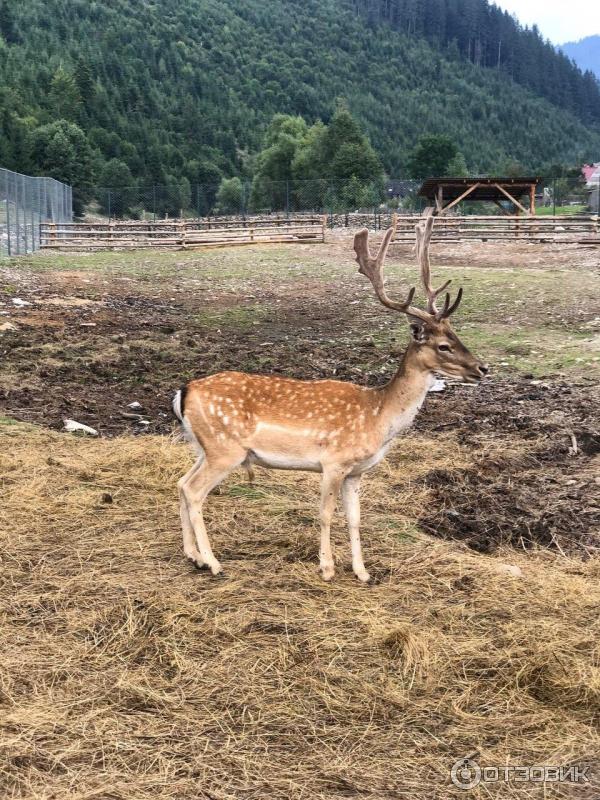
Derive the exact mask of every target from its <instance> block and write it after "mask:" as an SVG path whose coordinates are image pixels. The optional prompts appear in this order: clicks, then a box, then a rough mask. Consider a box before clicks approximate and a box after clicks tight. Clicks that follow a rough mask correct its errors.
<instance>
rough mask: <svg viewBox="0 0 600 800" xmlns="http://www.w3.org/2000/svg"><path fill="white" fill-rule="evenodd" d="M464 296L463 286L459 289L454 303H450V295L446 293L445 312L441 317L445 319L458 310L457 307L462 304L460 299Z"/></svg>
mask: <svg viewBox="0 0 600 800" xmlns="http://www.w3.org/2000/svg"><path fill="white" fill-rule="evenodd" d="M462 296H463V290H462V286H461V288H460V289H459V290H458V292H457V295H456V300H455V301H454V302H453V303H452V305H450V295H449V294H447V295H446V303H444V312H443V314H442V316H441V317H440V319H445V318H446V317H449V316H450V315H451V314H454V312H455V311H456V309H457V308H458V307H459V305H460V301H461V300H462ZM447 305H448V308H447V307H446V306H447Z"/></svg>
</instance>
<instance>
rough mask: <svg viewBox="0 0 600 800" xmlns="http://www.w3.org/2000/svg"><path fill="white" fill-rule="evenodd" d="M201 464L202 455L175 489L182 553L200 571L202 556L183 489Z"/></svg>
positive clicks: (202, 461) (202, 564)
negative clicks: (179, 518)
mask: <svg viewBox="0 0 600 800" xmlns="http://www.w3.org/2000/svg"><path fill="white" fill-rule="evenodd" d="M203 463H204V453H203V454H202V455H201V456H200V458H199V459H198V460H197V461H196V462H195V464H194V466H193V467H192V468H191V469H190V470H189V471H188V472H186V473H185V475H184V476H183V478H181V480H180V481H179V482H178V484H177V489H178V491H179V515H180V517H181V530H182V533H183V552H184V553H185V555H186V557H187V558H188V559H189V560H190V561H191V562H192V563H193V565H194V566H195V567H196V568H197V569H202V567H204V566H205V564H204V561H203V560H202V556H201V555H200V553H199V551H198V547H197V544H196V536H195V534H194V528H193V526H192V523H191V520H190V512H189V508H188V504H187V500H186V497H185V492H184V491H183V487H184V485H185V484H186V482H187V481H189V480H190V479H191V478H192V477H193V476H194V475H195V473H196V472H197V471H198V470H199V469H200V467H201V466H202V464H203Z"/></svg>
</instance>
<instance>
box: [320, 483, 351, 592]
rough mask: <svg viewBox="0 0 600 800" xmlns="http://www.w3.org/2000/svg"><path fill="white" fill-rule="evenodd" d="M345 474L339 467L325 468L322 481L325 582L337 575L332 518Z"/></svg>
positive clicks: (322, 574) (322, 567) (322, 546)
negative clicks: (332, 549) (332, 548)
mask: <svg viewBox="0 0 600 800" xmlns="http://www.w3.org/2000/svg"><path fill="white" fill-rule="evenodd" d="M344 476H345V473H344V472H343V471H341V470H340V468H339V467H334V468H325V467H324V468H323V479H322V481H321V515H320V518H321V546H320V548H319V566H320V569H321V576H322V578H323V580H324V581H330V580H331V579H332V578H333V576H334V574H335V563H334V561H333V553H332V551H331V518H332V517H333V512H334V511H335V507H336V505H337V501H338V497H339V494H340V487H341V485H342V481H343V480H344Z"/></svg>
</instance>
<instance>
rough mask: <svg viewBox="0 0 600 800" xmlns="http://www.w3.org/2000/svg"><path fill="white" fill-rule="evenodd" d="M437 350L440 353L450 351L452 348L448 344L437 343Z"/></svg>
mask: <svg viewBox="0 0 600 800" xmlns="http://www.w3.org/2000/svg"><path fill="white" fill-rule="evenodd" d="M438 350H440V351H441V352H442V353H451V352H452V348H451V347H450V345H449V344H438Z"/></svg>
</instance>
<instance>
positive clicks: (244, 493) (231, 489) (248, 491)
mask: <svg viewBox="0 0 600 800" xmlns="http://www.w3.org/2000/svg"><path fill="white" fill-rule="evenodd" d="M227 494H228V495H229V496H230V497H244V498H245V499H247V500H263V499H264V498H265V497H266V496H267V495H266V493H265V492H264V491H263V490H262V489H259V488H258V487H257V486H253V485H252V484H249V483H245V484H243V483H239V484H234V485H233V486H228V487H227Z"/></svg>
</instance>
